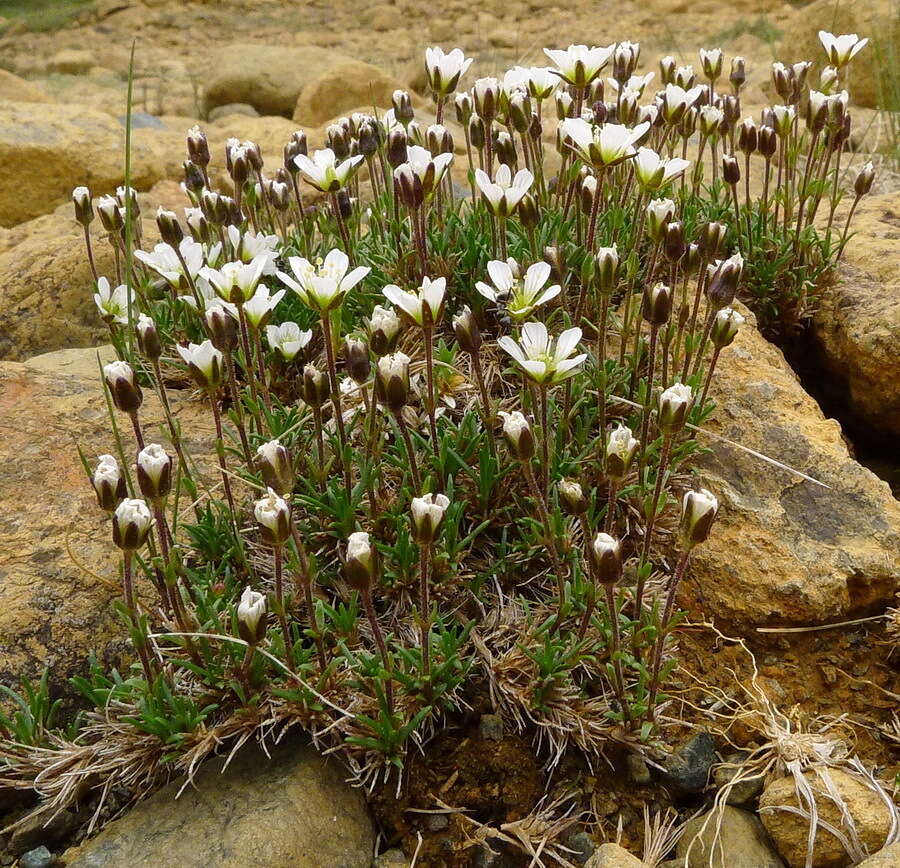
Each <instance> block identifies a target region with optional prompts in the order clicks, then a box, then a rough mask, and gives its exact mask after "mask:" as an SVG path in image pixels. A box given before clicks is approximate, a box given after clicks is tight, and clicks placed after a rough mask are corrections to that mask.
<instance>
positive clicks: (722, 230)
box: [697, 221, 728, 261]
mask: <svg viewBox="0 0 900 868" xmlns="http://www.w3.org/2000/svg"><path fill="white" fill-rule="evenodd" d="M727 234H728V227H727V226H726V225H725V224H724V223H716V222H712V221H711V222H709V223H704V224H703V225H702V226H701V227H700V232H699V233H698V236H697V243H698V244H699V247H700V255H701V256H702V257H703V259H705V260H707V261H709V260H712V259H715V258H716V257H717V256H718V255H719V253H720V252H721V250H722V246H723V245H724V244H725V236H726V235H727Z"/></svg>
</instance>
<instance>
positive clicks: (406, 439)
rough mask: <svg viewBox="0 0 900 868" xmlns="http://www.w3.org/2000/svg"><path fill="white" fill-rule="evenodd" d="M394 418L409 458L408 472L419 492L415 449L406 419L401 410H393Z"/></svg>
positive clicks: (420, 483)
mask: <svg viewBox="0 0 900 868" xmlns="http://www.w3.org/2000/svg"><path fill="white" fill-rule="evenodd" d="M394 418H395V419H396V420H397V427H398V428H399V429H400V436H401V437H402V438H403V445H404V446H405V447H406V457H407V458H408V459H409V472H410V473H411V474H412V478H413V485H414V486H415V489H416V492H417V494H418V493H421V491H422V479H421V477H420V476H419V464H418V462H417V461H416V450H415V449H414V448H413V442H412V438H411V437H410V436H409V428H408V427H407V425H406V420H405V419H404V418H403V410H402V409H401V410H396V411H394Z"/></svg>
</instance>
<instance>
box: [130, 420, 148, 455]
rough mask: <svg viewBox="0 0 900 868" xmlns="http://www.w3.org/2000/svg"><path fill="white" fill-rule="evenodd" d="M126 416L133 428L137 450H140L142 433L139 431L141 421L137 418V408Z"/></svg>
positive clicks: (142, 443) (142, 441)
mask: <svg viewBox="0 0 900 868" xmlns="http://www.w3.org/2000/svg"><path fill="white" fill-rule="evenodd" d="M128 418H129V419H131V427H132V428H133V429H134V439H135V441H136V442H137V448H138V452H140V451H141V450H142V449H143V448H144V434H143V432H142V431H141V423H140V421H139V420H138V414H137V410H135V411H134V412H133V413H129V414H128Z"/></svg>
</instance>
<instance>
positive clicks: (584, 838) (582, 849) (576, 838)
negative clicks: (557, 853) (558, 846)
mask: <svg viewBox="0 0 900 868" xmlns="http://www.w3.org/2000/svg"><path fill="white" fill-rule="evenodd" d="M566 846H567V847H568V848H569V849H570V850H574V852H573V853H569V854H567V855H568V858H569V859H570V860H571V861H573V862H575V863H576V864H578V865H584V863H585V862H587V861H588V859H590V858H591V856H592V855H593V854H594V851H595V850H596V849H597V845H596V844H595V843H594V839H593V838H592V837H591V836H590V835H588V833H587V832H585V831H584V829H581V830H580V831H578V832H574V833H573V834H571V835H569V837H568V838H567V839H566Z"/></svg>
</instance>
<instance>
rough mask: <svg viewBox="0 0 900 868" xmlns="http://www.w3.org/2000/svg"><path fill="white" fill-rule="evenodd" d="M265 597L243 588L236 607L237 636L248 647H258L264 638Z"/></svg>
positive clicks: (265, 619)
mask: <svg viewBox="0 0 900 868" xmlns="http://www.w3.org/2000/svg"><path fill="white" fill-rule="evenodd" d="M266 621H267V612H266V596H265V594H260V593H259V592H258V591H254V590H251V589H250V588H249V587H247V588H244V590H243V593H241V599H240V602H239V603H238V607H237V626H238V635H239V636H240V637H241V639H243V640H244V641H245V642H246V643H247V644H248V645H258V644H259V643H260V642H262V640H263V639H265V637H266V626H267V624H266Z"/></svg>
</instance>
